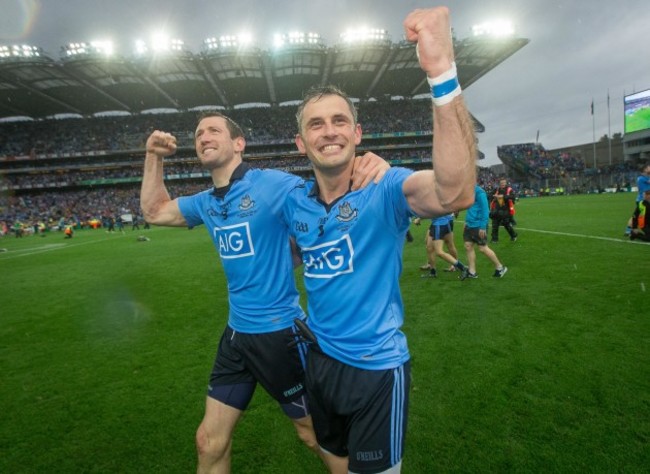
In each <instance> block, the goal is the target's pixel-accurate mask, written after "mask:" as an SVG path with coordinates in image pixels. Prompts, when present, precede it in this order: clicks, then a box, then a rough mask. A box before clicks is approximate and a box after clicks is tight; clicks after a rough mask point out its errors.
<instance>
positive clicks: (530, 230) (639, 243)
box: [520, 227, 650, 245]
mask: <svg viewBox="0 0 650 474" xmlns="http://www.w3.org/2000/svg"><path fill="white" fill-rule="evenodd" d="M520 229H521V230H524V231H526V232H537V233H539V234H551V235H563V236H566V237H579V238H581V239H594V240H606V241H608V242H619V243H624V244H635V245H650V242H643V241H638V240H630V239H616V238H614V237H599V236H597V235H585V234H571V233H569V232H555V231H553V230H538V229H526V228H525V227H520Z"/></svg>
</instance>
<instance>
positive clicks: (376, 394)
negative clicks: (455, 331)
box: [348, 362, 411, 472]
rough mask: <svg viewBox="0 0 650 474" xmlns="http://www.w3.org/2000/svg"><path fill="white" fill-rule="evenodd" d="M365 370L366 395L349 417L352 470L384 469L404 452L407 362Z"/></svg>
mask: <svg viewBox="0 0 650 474" xmlns="http://www.w3.org/2000/svg"><path fill="white" fill-rule="evenodd" d="M366 372H370V373H369V374H367V375H368V376H369V377H367V380H365V381H364V384H363V386H364V390H365V391H366V392H367V393H368V397H367V398H366V404H365V406H364V407H363V408H362V409H361V410H359V411H358V412H357V413H355V415H354V417H353V419H352V424H351V427H350V436H349V441H348V443H349V444H348V450H349V468H350V471H352V472H383V471H385V470H386V469H388V468H390V467H391V466H394V465H395V464H397V463H399V462H400V461H401V460H402V456H403V453H404V439H405V434H406V424H407V418H408V402H409V387H410V374H411V373H410V364H409V363H408V362H407V363H406V364H404V365H403V366H401V367H398V368H396V369H390V370H385V371H376V372H375V371H366ZM373 372H375V373H373Z"/></svg>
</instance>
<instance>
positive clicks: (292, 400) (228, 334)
mask: <svg viewBox="0 0 650 474" xmlns="http://www.w3.org/2000/svg"><path fill="white" fill-rule="evenodd" d="M295 342H297V336H296V328H295V326H291V327H289V328H286V329H282V330H280V331H275V332H270V333H262V334H245V333H240V332H236V331H234V330H233V329H232V328H231V327H230V326H226V329H225V330H224V332H223V335H222V336H221V341H220V342H219V349H218V350H217V356H216V358H215V361H214V367H213V369H212V374H211V375H210V383H209V385H208V396H209V397H211V398H214V399H215V400H219V401H220V402H222V403H225V404H226V405H229V406H232V407H234V408H237V409H239V410H245V409H246V408H247V407H248V404H249V402H250V401H251V399H252V398H253V393H254V392H255V387H256V385H257V384H258V383H259V384H260V385H261V386H262V387H264V389H265V390H266V391H267V392H268V393H269V395H270V396H271V397H273V398H274V399H275V400H277V401H278V403H280V405H281V406H282V408H283V409H284V411H285V412H286V413H287V415H288V416H290V417H291V418H302V417H304V416H307V415H309V407H308V406H307V403H306V396H305V382H304V380H305V364H306V347H305V344H304V343H297V344H295Z"/></svg>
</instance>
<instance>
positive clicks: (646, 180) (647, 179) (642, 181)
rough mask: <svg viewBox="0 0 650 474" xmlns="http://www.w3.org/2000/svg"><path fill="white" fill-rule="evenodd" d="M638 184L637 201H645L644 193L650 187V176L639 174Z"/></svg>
mask: <svg viewBox="0 0 650 474" xmlns="http://www.w3.org/2000/svg"><path fill="white" fill-rule="evenodd" d="M636 186H637V188H638V189H639V192H638V193H637V195H636V202H641V201H643V193H645V192H646V191H647V190H648V189H650V176H646V175H644V174H642V175H639V177H638V178H637V179H636Z"/></svg>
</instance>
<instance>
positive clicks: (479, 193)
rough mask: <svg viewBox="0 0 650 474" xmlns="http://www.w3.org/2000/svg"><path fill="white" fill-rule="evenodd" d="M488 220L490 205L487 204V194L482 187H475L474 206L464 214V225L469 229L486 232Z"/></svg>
mask: <svg viewBox="0 0 650 474" xmlns="http://www.w3.org/2000/svg"><path fill="white" fill-rule="evenodd" d="M489 219H490V205H489V204H488V199H487V194H486V193H485V190H484V189H483V188H482V187H480V186H479V185H475V186H474V204H472V206H471V207H470V208H469V209H467V212H466V213H465V225H466V226H467V227H469V228H470V229H476V228H479V229H484V230H487V228H488V221H489Z"/></svg>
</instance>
